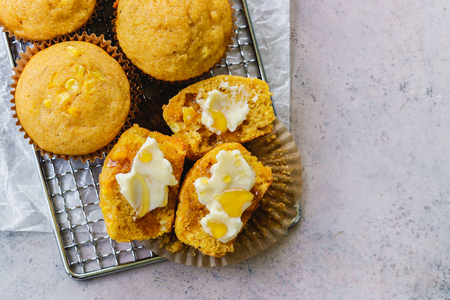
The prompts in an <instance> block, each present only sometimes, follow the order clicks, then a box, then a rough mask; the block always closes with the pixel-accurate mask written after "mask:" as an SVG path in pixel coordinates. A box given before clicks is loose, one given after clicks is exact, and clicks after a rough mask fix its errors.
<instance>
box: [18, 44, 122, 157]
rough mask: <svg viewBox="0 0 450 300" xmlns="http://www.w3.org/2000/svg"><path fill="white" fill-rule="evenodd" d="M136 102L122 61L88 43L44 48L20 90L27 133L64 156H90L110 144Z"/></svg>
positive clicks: (20, 108)
mask: <svg viewBox="0 0 450 300" xmlns="http://www.w3.org/2000/svg"><path fill="white" fill-rule="evenodd" d="M130 102H131V100H130V83H129V81H128V78H127V75H126V74H125V71H124V70H123V69H122V67H121V65H120V64H119V63H118V62H117V61H116V60H115V59H114V58H112V57H111V56H110V55H109V54H108V53H106V52H105V51H104V50H103V49H102V48H100V47H98V46H96V45H94V44H91V43H88V42H78V41H71V42H63V43H59V44H55V45H53V46H50V47H48V48H46V49H44V50H42V51H39V52H38V53H37V54H35V55H34V56H33V57H31V59H30V61H28V63H27V64H26V65H25V68H24V69H23V72H22V74H21V75H20V77H19V80H18V84H17V87H16V90H15V103H16V111H17V115H18V119H19V121H20V123H21V125H22V127H23V128H24V129H25V132H26V133H27V134H28V135H29V136H30V138H31V139H32V140H33V141H34V142H35V143H36V144H37V145H38V146H39V147H41V148H42V149H44V150H46V151H49V152H51V153H54V154H60V155H72V156H76V155H85V154H89V153H92V152H95V151H96V150H99V149H101V148H102V147H104V146H106V145H107V144H109V143H110V142H111V141H112V140H113V139H114V138H115V137H116V135H117V134H118V133H119V131H120V130H121V129H122V127H123V126H124V124H125V121H126V118H127V116H128V112H129V110H130Z"/></svg>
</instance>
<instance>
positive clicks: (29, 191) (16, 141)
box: [0, 0, 290, 232]
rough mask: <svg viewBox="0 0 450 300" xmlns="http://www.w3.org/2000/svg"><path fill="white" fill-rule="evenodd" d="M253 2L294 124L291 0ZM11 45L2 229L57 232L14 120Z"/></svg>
mask: <svg viewBox="0 0 450 300" xmlns="http://www.w3.org/2000/svg"><path fill="white" fill-rule="evenodd" d="M248 6H249V10H250V16H251V19H252V23H253V27H254V28H253V29H254V31H255V34H256V38H257V42H258V47H259V50H260V53H261V57H262V60H263V64H264V69H265V72H266V76H267V80H268V82H269V85H270V88H271V91H272V92H273V93H274V95H273V96H272V100H273V102H274V106H275V111H276V114H277V116H278V118H279V119H280V120H281V121H282V122H283V123H284V124H285V125H286V127H287V128H289V103H290V57H289V55H290V54H289V32H290V24H289V0H281V1H269V0H259V1H257V0H248ZM6 47H7V46H6V45H5V43H4V41H3V39H0V193H1V196H0V230H1V231H37V232H51V231H52V229H51V226H50V215H49V212H48V208H47V204H46V203H45V202H46V199H45V196H44V193H43V191H42V188H41V185H40V182H39V177H38V173H37V169H36V166H35V163H34V158H33V152H32V148H31V146H30V145H29V144H28V141H27V140H25V139H23V133H20V132H19V130H18V128H17V126H16V125H15V121H14V119H13V118H12V111H11V109H10V108H11V103H10V102H9V100H10V99H11V98H12V97H11V95H10V94H9V92H10V91H11V88H10V85H11V83H12V80H11V76H12V74H13V72H12V71H11V67H10V64H9V61H8V56H7V53H6Z"/></svg>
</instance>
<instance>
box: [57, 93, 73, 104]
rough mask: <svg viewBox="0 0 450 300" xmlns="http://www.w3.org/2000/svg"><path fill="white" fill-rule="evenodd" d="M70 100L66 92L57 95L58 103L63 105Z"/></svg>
mask: <svg viewBox="0 0 450 300" xmlns="http://www.w3.org/2000/svg"><path fill="white" fill-rule="evenodd" d="M69 100H70V94H69V93H68V92H64V93H62V94H59V102H60V103H61V104H62V105H64V104H66V103H67V101H69Z"/></svg>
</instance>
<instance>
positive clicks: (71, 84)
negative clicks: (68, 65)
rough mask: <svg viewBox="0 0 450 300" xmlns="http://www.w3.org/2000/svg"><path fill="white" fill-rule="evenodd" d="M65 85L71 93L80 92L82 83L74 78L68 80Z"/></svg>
mask: <svg viewBox="0 0 450 300" xmlns="http://www.w3.org/2000/svg"><path fill="white" fill-rule="evenodd" d="M65 87H66V89H67V90H68V91H69V92H71V93H78V92H79V91H80V84H79V83H78V81H76V80H75V79H73V78H71V79H69V80H67V81H66V85H65Z"/></svg>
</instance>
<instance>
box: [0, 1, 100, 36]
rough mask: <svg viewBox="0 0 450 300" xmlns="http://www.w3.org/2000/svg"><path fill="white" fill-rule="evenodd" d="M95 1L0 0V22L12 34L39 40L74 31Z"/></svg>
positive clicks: (83, 22) (90, 11)
mask: <svg viewBox="0 0 450 300" xmlns="http://www.w3.org/2000/svg"><path fill="white" fill-rule="evenodd" d="M95 4H96V0H0V7H1V8H2V9H1V10H0V23H1V24H3V26H5V27H6V28H7V29H8V30H10V31H12V32H13V33H14V34H15V35H16V36H18V37H21V38H25V39H30V40H35V41H43V40H48V39H52V38H55V37H57V36H59V35H64V34H67V33H70V32H74V31H76V30H77V29H78V28H80V27H81V26H83V25H84V24H85V23H86V22H87V21H88V20H89V18H90V17H91V15H92V13H93V12H94V9H95Z"/></svg>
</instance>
